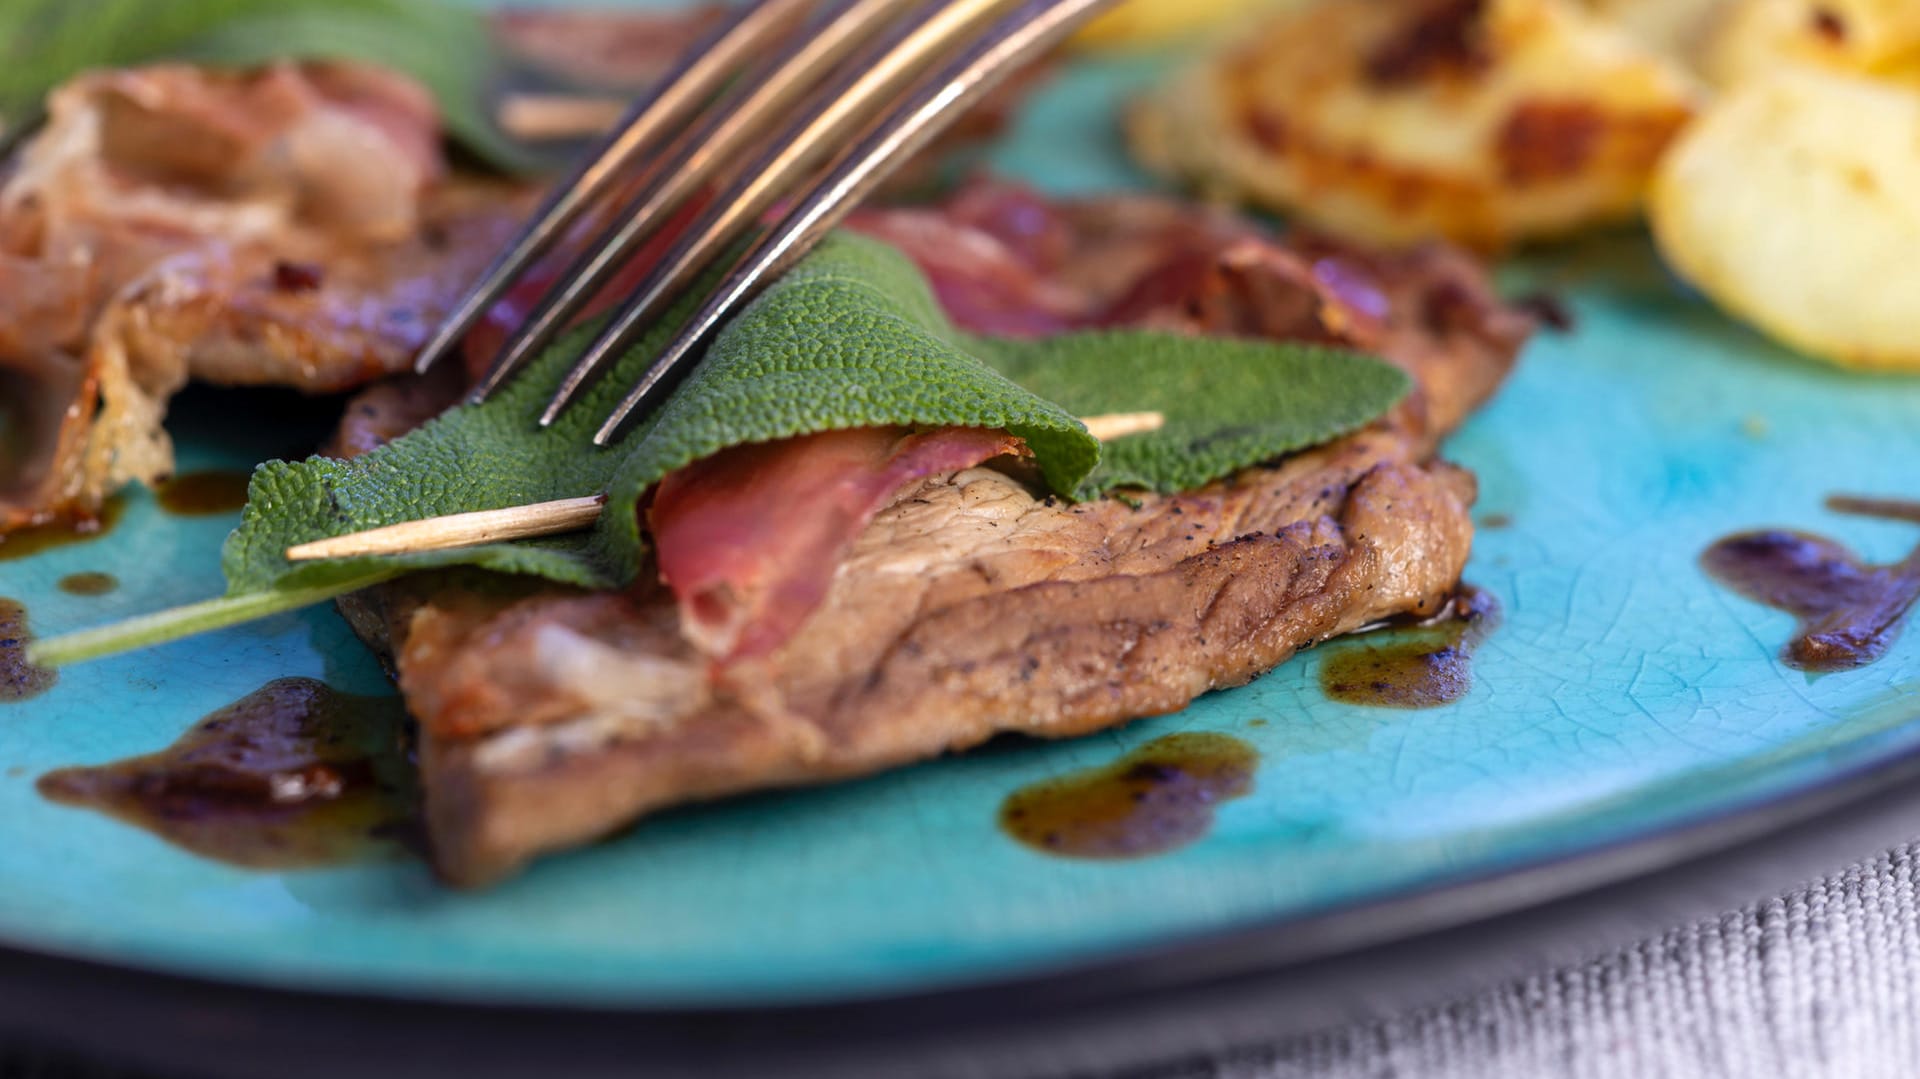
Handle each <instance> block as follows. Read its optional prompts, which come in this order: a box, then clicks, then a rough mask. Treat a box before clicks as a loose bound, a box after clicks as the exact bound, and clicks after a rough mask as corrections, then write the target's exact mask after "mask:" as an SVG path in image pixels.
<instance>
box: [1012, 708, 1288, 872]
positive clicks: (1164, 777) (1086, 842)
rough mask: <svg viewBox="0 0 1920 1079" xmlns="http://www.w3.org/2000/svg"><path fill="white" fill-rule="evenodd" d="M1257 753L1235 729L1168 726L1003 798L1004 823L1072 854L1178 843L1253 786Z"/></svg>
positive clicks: (1115, 853) (1161, 848) (1051, 850)
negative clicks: (1101, 759) (1099, 762)
mask: <svg viewBox="0 0 1920 1079" xmlns="http://www.w3.org/2000/svg"><path fill="white" fill-rule="evenodd" d="M1259 760H1260V755H1259V754H1258V753H1257V752H1256V751H1255V750H1254V748H1253V747H1252V746H1250V745H1248V744H1247V743H1245V742H1243V741H1241V740H1240V739H1238V738H1235V737H1233V736H1231V735H1226V734H1214V733H1208V732H1192V731H1190V732H1182V733H1180V734H1169V735H1166V736H1164V737H1161V738H1156V739H1154V740H1153V741H1151V742H1148V743H1147V744H1146V745H1143V746H1141V747H1139V748H1138V749H1135V750H1134V751H1133V752H1131V753H1128V754H1127V755H1126V756H1124V757H1122V758H1120V759H1119V760H1117V761H1115V762H1113V763H1112V764H1107V765H1103V766H1101V767H1099V768H1094V769H1091V770H1089V771H1085V772H1079V773H1075V774H1073V775H1067V776H1061V777H1059V778H1057V779H1049V780H1046V781H1044V782H1041V783H1036V784H1034V785H1033V786H1030V787H1025V788H1022V789H1020V790H1018V791H1015V792H1014V793H1013V794H1011V795H1009V796H1008V797H1007V800H1006V801H1005V802H1004V803H1002V804H1001V806H1000V827H1001V828H1002V829H1004V830H1005V831H1006V833H1007V834H1008V835H1010V836H1012V837H1013V838H1015V839H1017V840H1019V841H1020V842H1022V843H1024V844H1026V845H1027V846H1029V847H1033V848H1034V849H1036V850H1041V851H1045V852H1046V853H1048V854H1058V855H1061V856H1064V857H1068V858H1140V857H1144V856H1146V855H1149V854H1160V853H1164V852H1166V851H1170V850H1176V849H1178V848H1180V847H1184V846H1186V845H1187V844H1189V843H1191V842H1193V841H1194V840H1196V839H1199V838H1200V837H1201V836H1203V835H1206V834H1207V830H1208V829H1209V828H1211V827H1212V826H1213V813H1214V810H1215V809H1216V808H1218V807H1219V805H1220V803H1222V802H1226V801H1230V800H1232V799H1234V798H1238V797H1240V796H1242V795H1244V794H1246V793H1248V792H1249V791H1251V790H1253V773H1254V767H1255V765H1257V764H1258V763H1259Z"/></svg>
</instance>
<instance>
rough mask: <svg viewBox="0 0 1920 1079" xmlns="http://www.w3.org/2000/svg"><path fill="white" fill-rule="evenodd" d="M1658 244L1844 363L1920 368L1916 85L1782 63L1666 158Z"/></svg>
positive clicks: (1718, 104) (1789, 338)
mask: <svg viewBox="0 0 1920 1079" xmlns="http://www.w3.org/2000/svg"><path fill="white" fill-rule="evenodd" d="M1650 217H1651V221H1652V224H1653V231H1654V236H1655V238H1656V240H1657V241H1658V243H1659V245H1660V250H1661V252H1662V253H1663V254H1664V255H1665V256H1666V258H1667V260H1668V262H1669V263H1670V264H1671V265H1672V266H1673V268H1674V269H1675V271H1677V272H1678V273H1680V274H1681V275H1682V276H1684V277H1685V278H1687V279H1688V280H1689V281H1692V282H1693V283H1694V284H1695V285H1697V286H1699V288H1700V289H1701V290H1702V291H1704V292H1705V293H1707V295H1709V296H1710V297H1712V298H1713V299H1714V301H1715V302H1716V303H1718V304H1719V305H1720V306H1721V307H1723V308H1725V309H1726V310H1727V311H1728V312H1730V313H1732V314H1734V315H1735V316H1737V317H1740V318H1743V319H1746V320H1747V321H1750V322H1752V323H1753V324H1754V325H1756V326H1758V327H1759V328H1760V329H1761V330H1763V331H1764V332H1766V333H1767V334H1769V335H1771V336H1773V337H1775V338H1777V339H1778V340H1780V341H1782V342H1784V343H1786V344H1788V345H1791V346H1793V347H1796V348H1798V349H1801V350H1802V351H1805V352H1807V353H1809V354H1811V355H1814V356H1818V357H1821V358H1824V359H1827V360H1830V361H1832V362H1834V363H1838V364H1843V365H1845V366H1849V367H1859V368H1872V369H1881V370H1890V369H1904V370H1920V273H1916V272H1915V271H1914V258H1915V252H1920V90H1916V89H1914V88H1913V87H1912V86H1908V85H1903V84H1898V83H1892V82H1886V81H1879V80H1874V79H1869V78H1866V77H1864V76H1860V75H1855V74H1851V73H1847V72H1840V71H1833V70H1827V69H1822V68H1814V67H1798V68H1795V67H1787V68H1783V69H1782V70H1779V71H1776V72H1774V73H1773V74H1771V75H1767V76H1761V77H1757V78H1751V79H1747V80H1745V81H1743V82H1741V83H1740V84H1739V85H1737V86H1735V87H1734V88H1732V89H1731V90H1728V91H1727V92H1725V93H1724V94H1723V95H1721V96H1720V97H1719V98H1718V99H1717V100H1716V101H1715V102H1714V104H1713V105H1712V106H1711V107H1710V108H1709V109H1708V110H1707V111H1706V113H1705V114H1704V115H1703V116H1702V117H1701V118H1700V119H1699V120H1698V121H1697V122H1696V123H1695V124H1694V125H1693V126H1692V127H1691V128H1689V129H1688V130H1687V132H1686V134H1685V135H1683V136H1682V137H1681V139H1680V140H1679V142H1678V143H1676V144H1675V146H1674V148H1673V150H1672V151H1671V152H1670V153H1669V154H1668V155H1667V158H1666V160H1665V161H1663V162H1662V163H1661V166H1660V169H1659V172H1658V175H1657V177H1656V180H1655V184H1654V191H1653V197H1652V199H1651V202H1650Z"/></svg>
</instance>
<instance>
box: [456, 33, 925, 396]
mask: <svg viewBox="0 0 1920 1079" xmlns="http://www.w3.org/2000/svg"><path fill="white" fill-rule="evenodd" d="M909 2H910V0H842V2H840V3H839V4H838V10H835V11H831V12H829V13H828V14H827V15H826V16H825V17H824V19H823V20H821V22H822V25H819V26H818V28H817V29H816V30H815V32H813V33H811V34H807V35H805V36H802V37H801V38H800V39H799V40H798V41H796V42H795V44H794V45H793V46H792V47H790V48H788V49H785V50H783V51H782V52H781V53H780V54H777V55H775V56H774V57H773V59H772V60H771V61H770V62H769V63H768V64H767V65H765V70H761V71H754V72H752V73H750V74H748V75H745V76H742V78H741V79H740V80H739V83H738V84H737V85H736V87H735V88H734V89H733V90H732V91H731V92H729V93H727V94H725V95H723V96H722V98H721V100H720V101H719V102H717V103H715V104H714V106H713V107H712V108H711V109H710V110H709V112H708V116H707V119H705V120H704V121H703V122H700V123H696V124H695V125H694V126H693V127H691V128H690V129H688V130H687V131H685V132H683V133H682V134H681V135H680V136H679V137H678V138H677V139H675V140H674V142H673V145H672V146H670V147H669V148H668V149H667V150H666V152H664V153H663V154H661V155H660V157H659V159H658V160H657V161H656V162H654V163H653V164H652V165H651V166H650V167H649V169H648V173H647V176H646V177H645V178H644V180H643V181H642V182H641V183H640V184H639V185H638V186H637V190H636V193H635V194H634V195H633V197H632V198H631V199H629V200H628V201H627V203H626V204H625V205H624V206H623V207H622V208H621V210H620V212H619V213H618V214H617V215H616V221H615V223H614V224H613V225H612V226H611V227H609V228H608V229H607V230H606V231H604V232H603V233H602V234H601V235H600V236H599V237H597V238H596V239H595V240H594V241H593V242H592V243H591V244H589V245H588V246H587V249H586V253H585V254H583V255H581V256H580V257H578V258H576V259H575V260H574V261H573V263H572V265H570V266H569V267H568V268H567V270H566V272H564V273H562V274H561V275H560V281H561V282H562V284H561V285H560V286H559V287H558V288H556V289H554V290H553V291H552V292H550V293H548V294H547V295H546V296H545V297H543V298H542V299H541V301H540V303H539V304H538V305H537V306H535V308H534V309H533V310H532V311H531V312H530V313H529V314H528V316H527V318H526V320H525V321H524V322H523V323H522V324H521V326H520V328H519V329H518V330H517V331H515V332H514V334H513V335H512V336H510V337H509V338H508V339H507V341H506V343H505V344H504V345H503V346H502V347H501V352H500V355H499V357H498V358H497V359H496V360H495V361H494V364H493V367H492V368H491V369H490V370H489V371H488V372H487V376H486V378H485V379H483V380H482V381H481V383H480V385H479V386H478V387H477V388H476V389H475V391H474V392H473V394H472V397H471V398H470V399H471V400H474V401H479V400H484V399H485V398H486V397H487V396H488V395H489V394H491V393H492V392H493V391H494V390H495V389H496V388H497V387H499V386H500V385H501V384H502V383H503V382H505V381H506V380H507V379H508V378H511V377H512V376H513V375H514V374H515V373H516V372H518V371H519V369H520V368H521V367H523V366H525V364H526V362H527V361H528V360H530V359H532V358H533V357H534V356H536V355H538V354H539V352H540V350H541V349H544V348H545V347H546V346H547V345H549V344H551V343H552V341H553V339H554V338H555V337H556V336H558V335H559V333H560V331H561V330H563V329H564V328H565V327H566V326H567V324H568V323H569V322H571V321H572V320H573V318H574V316H576V315H578V314H579V313H580V311H581V310H582V309H583V308H585V307H586V306H587V304H588V303H590V302H591V301H592V299H593V297H594V296H595V295H596V294H598V293H599V291H600V290H601V289H602V288H603V287H605V285H606V284H607V283H608V282H609V281H611V280H613V278H614V277H615V276H616V275H618V274H619V272H620V271H621V269H622V268H623V267H625V265H626V264H627V261H628V260H629V259H630V258H631V257H632V256H633V254H634V253H635V252H637V251H638V250H639V249H640V247H641V246H642V245H644V244H645V243H646V242H647V241H648V240H650V239H652V238H653V236H654V235H655V234H656V233H658V232H659V230H660V228H661V227H662V226H663V225H664V224H665V223H666V222H667V221H668V220H669V219H670V217H671V215H672V214H673V213H674V211H676V210H678V209H679V208H680V207H681V206H682V205H683V204H685V202H686V201H687V199H688V198H690V197H691V196H692V195H693V193H694V192H695V191H697V190H699V188H700V185H701V184H703V183H705V182H707V181H708V180H709V179H711V178H712V177H713V176H714V175H715V174H716V173H717V172H719V171H720V170H721V169H723V168H725V167H726V166H728V165H729V164H731V163H736V159H737V158H738V157H739V156H740V155H741V154H742V153H744V152H745V151H746V149H747V147H748V146H749V145H750V144H751V142H752V140H754V139H756V138H758V137H760V136H761V135H763V134H764V133H765V132H766V130H767V129H768V128H769V127H771V126H772V125H773V123H774V122H775V121H776V120H777V119H779V118H780V117H781V116H782V115H784V114H787V113H790V112H791V110H792V108H793V105H794V103H795V100H796V98H799V97H800V96H802V95H804V94H806V93H807V92H808V91H809V90H811V89H813V88H814V87H815V86H816V85H817V84H818V83H819V82H820V81H821V79H823V78H825V77H826V75H827V74H828V72H829V71H831V70H832V68H833V67H834V66H835V65H836V64H838V63H839V62H840V61H841V60H843V59H845V58H846V57H847V55H848V54H849V53H851V52H852V51H853V50H854V49H856V48H858V47H859V46H860V45H862V44H863V43H865V42H867V41H868V40H869V39H870V38H872V37H874V36H875V35H876V34H877V33H878V32H879V31H880V29H882V28H883V27H886V26H888V25H891V24H892V22H893V20H894V17H895V16H897V15H898V14H900V13H901V12H902V11H903V10H904V9H905V8H906V7H907V6H908V3H909Z"/></svg>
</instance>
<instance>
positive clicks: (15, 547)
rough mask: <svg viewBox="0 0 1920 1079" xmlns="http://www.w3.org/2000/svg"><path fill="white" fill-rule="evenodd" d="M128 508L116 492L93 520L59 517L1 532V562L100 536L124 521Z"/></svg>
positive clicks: (95, 538)
mask: <svg viewBox="0 0 1920 1079" xmlns="http://www.w3.org/2000/svg"><path fill="white" fill-rule="evenodd" d="M125 508H126V500H125V499H123V498H121V497H120V496H118V495H115V496H114V497H112V498H109V499H107V501H106V504H105V505H103V506H101V507H100V516H98V517H96V518H94V519H92V520H88V521H77V522H76V521H56V522H54V523H52V524H44V525H35V526H33V527H32V528H22V529H17V530H15V531H12V532H8V533H5V534H0V562H11V561H13V560H15V559H19V558H27V557H30V556H32V555H37V554H39V553H40V552H41V551H45V550H49V549H51V548H54V547H65V546H67V545H68V544H72V543H86V542H88V541H90V540H97V539H99V538H100V537H102V536H104V535H106V534H107V533H109V532H111V531H113V526H114V525H117V524H119V523H120V512H121V511H122V510H123V509H125Z"/></svg>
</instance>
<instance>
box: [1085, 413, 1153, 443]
mask: <svg viewBox="0 0 1920 1079" xmlns="http://www.w3.org/2000/svg"><path fill="white" fill-rule="evenodd" d="M1080 422H1081V423H1084V424H1086V425H1087V433H1088V434H1090V435H1092V436H1093V437H1095V438H1097V439H1099V440H1100V441H1102V442H1112V441H1113V440H1114V439H1116V438H1125V437H1127V436H1128V435H1144V434H1146V433H1147V432H1148V431H1158V430H1159V429H1160V428H1162V427H1165V426H1166V425H1167V417H1166V414H1165V413H1163V412H1106V413H1102V414H1101V415H1098V416H1082V417H1081V418H1080Z"/></svg>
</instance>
